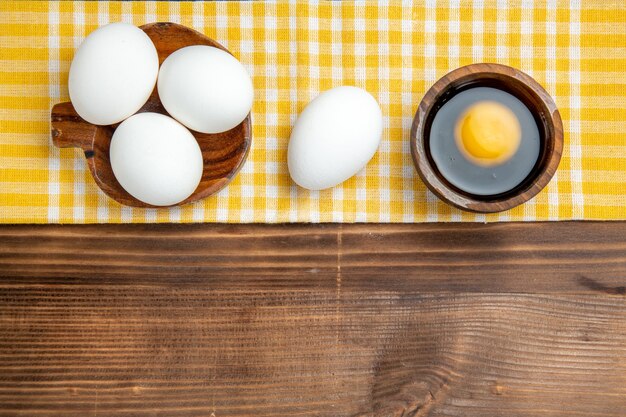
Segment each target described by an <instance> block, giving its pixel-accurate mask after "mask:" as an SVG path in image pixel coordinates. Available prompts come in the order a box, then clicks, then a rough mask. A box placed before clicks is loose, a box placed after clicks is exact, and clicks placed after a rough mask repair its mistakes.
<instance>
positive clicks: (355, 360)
mask: <svg viewBox="0 0 626 417" xmlns="http://www.w3.org/2000/svg"><path fill="white" fill-rule="evenodd" d="M625 236H626V223H625V222H613V223H596V222H585V223H567V222H563V223H529V224H520V223H508V224H489V225H482V224H446V225H442V224H431V225H425V224H421V225H274V226H268V225H206V224H205V225H133V226H129V225H119V226H115V225H107V226H103V225H93V226H3V227H0V242H2V245H0V277H1V278H0V416H18V415H24V416H87V415H89V416H91V415H96V416H98V415H100V416H207V417H208V416H215V417H218V416H252V415H254V416H464V417H471V416H507V417H516V416H623V415H624V410H626V238H625Z"/></svg>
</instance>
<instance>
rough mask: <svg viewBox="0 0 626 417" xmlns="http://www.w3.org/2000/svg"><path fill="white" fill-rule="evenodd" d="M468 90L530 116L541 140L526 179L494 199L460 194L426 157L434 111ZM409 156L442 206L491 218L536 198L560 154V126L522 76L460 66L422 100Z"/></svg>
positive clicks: (548, 103) (544, 98) (535, 86)
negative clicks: (515, 104) (503, 98)
mask: <svg viewBox="0 0 626 417" xmlns="http://www.w3.org/2000/svg"><path fill="white" fill-rule="evenodd" d="M474 87H493V88H498V89H501V90H504V91H506V92H508V93H510V94H512V95H513V96H515V97H517V98H518V99H520V101H522V102H523V103H524V104H525V105H526V107H528V109H529V110H530V111H531V113H532V114H533V116H534V118H535V122H536V123H537V127H538V129H539V132H540V136H541V152H540V154H539V160H538V161H537V164H536V165H535V167H534V168H533V170H532V171H531V173H530V174H528V177H527V178H526V179H525V180H524V181H523V182H522V183H521V184H519V185H518V186H517V187H515V188H514V189H512V190H511V191H509V192H506V193H503V194H499V195H495V196H476V195H473V194H469V193H466V192H464V191H462V190H460V189H458V188H457V187H455V186H454V185H452V184H451V183H450V182H449V181H448V180H446V179H445V178H444V177H443V175H441V173H440V172H439V170H438V169H437V166H436V164H435V163H434V161H433V160H432V157H431V156H430V149H429V145H428V142H429V139H428V138H429V136H430V125H431V124H432V121H433V119H434V117H435V114H436V113H437V111H438V110H439V109H440V108H441V107H442V106H443V105H444V104H445V103H446V102H447V101H448V100H450V99H451V98H452V97H454V95H456V94H457V93H459V92H461V91H463V90H467V89H469V88H474ZM410 141H411V155H412V157H413V162H414V164H415V167H416V168H417V172H418V174H419V175H420V177H421V178H422V181H424V183H425V184H426V186H427V187H428V188H429V189H430V190H431V191H432V192H433V193H435V195H437V196H438V197H439V198H441V199H442V200H443V201H445V202H447V203H448V204H451V205H452V206H454V207H457V208H460V209H462V210H467V211H473V212H479V213H493V212H499V211H505V210H509V209H511V208H513V207H516V206H518V205H520V204H522V203H525V202H526V201H528V200H530V199H531V198H533V197H534V196H536V195H537V194H538V193H539V192H540V191H541V190H542V189H543V188H544V187H545V186H546V185H548V183H549V182H550V180H551V179H552V177H553V176H554V174H555V172H556V170H557V168H558V166H559V162H560V161H561V154H562V153H563V123H562V121H561V114H560V113H559V110H558V109H557V107H556V104H555V103H554V100H553V99H552V97H550V94H549V93H548V92H547V91H546V90H545V89H544V88H543V87H542V86H541V85H540V84H539V83H538V82H537V81H535V80H534V79H533V78H532V77H530V76H529V75H527V74H525V73H524V72H522V71H520V70H518V69H515V68H512V67H509V66H506V65H500V64H491V63H479V64H471V65H466V66H464V67H461V68H457V69H455V70H454V71H451V72H449V73H448V74H446V75H444V76H443V77H442V78H441V79H439V80H438V81H437V82H436V83H435V84H434V85H433V86H432V87H431V88H430V89H429V90H428V91H427V92H426V94H425V95H424V98H423V99H422V101H421V102H420V105H419V107H418V109H417V112H416V113H415V118H414V119H413V125H412V127H411V137H410Z"/></svg>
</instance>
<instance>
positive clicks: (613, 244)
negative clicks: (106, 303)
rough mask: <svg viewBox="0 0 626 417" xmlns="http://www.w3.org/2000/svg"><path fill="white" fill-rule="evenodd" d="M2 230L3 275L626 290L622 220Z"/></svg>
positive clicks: (141, 281) (276, 285)
mask: <svg viewBox="0 0 626 417" xmlns="http://www.w3.org/2000/svg"><path fill="white" fill-rule="evenodd" d="M0 242H2V245H0V268H2V276H3V277H4V278H3V280H2V285H12V284H20V285H23V284H26V283H31V284H86V285H93V284H98V285H103V284H112V285H113V284H115V285H176V286H181V285H194V286H198V285H199V286H210V287H211V288H213V289H221V288H227V289H235V288H241V289H245V290H250V289H253V288H254V289H258V290H269V289H271V290H277V289H288V290H293V289H311V288H315V289H320V288H327V289H334V288H335V286H336V285H337V278H340V279H341V285H342V289H344V290H350V289H352V290H359V291H362V290H368V291H403V292H407V291H431V292H450V291H452V292H456V291H465V292H516V293H518V292H524V293H533V292H541V293H553V292H554V293H559V294H563V293H588V294H596V293H609V294H611V293H614V294H618V295H622V294H626V286H625V284H626V283H625V282H624V281H625V280H624V277H625V276H626V222H582V223H576V222H556V223H532V224H531V223H498V224H467V223H465V224H410V225H399V224H395V225H378V224H374V225H372V224H367V225H334V224H327V225H274V226H271V225H206V224H205V225H100V226H98V225H91V226H53V227H42V226H4V227H1V228H0ZM95 277H97V279H95ZM130 277H132V279H130Z"/></svg>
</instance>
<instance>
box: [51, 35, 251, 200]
mask: <svg viewBox="0 0 626 417" xmlns="http://www.w3.org/2000/svg"><path fill="white" fill-rule="evenodd" d="M140 29H141V30H143V31H144V32H145V33H146V34H147V35H148V36H149V37H150V39H152V42H153V43H154V45H155V46H156V49H157V52H158V54H159V65H160V64H162V63H163V61H164V60H165V58H167V57H168V56H169V55H170V54H171V53H172V52H174V51H176V50H178V49H180V48H183V47H185V46H190V45H208V46H213V47H216V48H220V49H222V50H224V51H226V52H228V50H226V48H224V47H223V46H222V45H220V44H219V43H217V42H215V41H214V40H212V39H210V38H208V37H206V36H205V35H203V34H201V33H199V32H196V31H195V30H193V29H190V28H187V27H185V26H181V25H178V24H176V23H151V24H147V25H144V26H141V27H140ZM141 112H155V113H161V114H165V115H168V116H169V114H168V113H167V111H165V108H164V107H163V105H162V104H161V100H160V99H159V94H158V92H157V89H156V86H155V88H154V91H152V94H151V95H150V98H149V99H148V101H147V102H146V104H144V106H143V107H142V108H141V109H140V110H139V111H138V113H141ZM51 120H52V141H53V143H54V144H55V145H56V146H58V147H60V148H67V147H77V148H82V150H83V151H84V152H85V158H87V164H88V165H89V170H90V171H91V175H93V178H94V180H95V181H96V184H98V186H99V187H100V188H101V189H102V191H104V193H105V194H106V195H108V196H109V197H111V198H112V199H114V200H116V201H118V202H119V203H122V204H125V205H127V206H134V207H155V206H152V205H150V204H147V203H144V202H142V201H139V200H137V199H136V198H135V197H133V196H131V195H130V194H128V192H126V190H124V189H123V188H122V186H121V185H120V184H119V182H117V179H115V175H113V170H112V169H111V163H110V161H109V145H110V143H111V138H112V136H113V132H114V131H115V129H116V128H117V126H118V125H119V123H118V124H114V125H110V126H96V125H93V124H91V123H89V122H86V121H85V120H83V119H82V118H81V117H80V116H79V115H78V113H76V111H75V110H74V107H73V106H72V103H69V102H68V103H60V104H57V105H55V106H54V107H53V108H52V114H51ZM191 133H192V134H193V135H194V137H195V138H196V140H197V141H198V144H199V145H200V149H201V150H202V158H203V160H204V169H203V172H202V179H201V180H200V184H199V185H198V188H196V190H195V191H194V192H193V194H191V195H190V196H189V197H188V198H187V199H186V200H184V201H181V202H180V203H178V204H175V205H177V206H178V205H183V204H187V203H191V202H192V201H197V200H200V199H202V198H205V197H208V196H210V195H212V194H215V193H216V192H217V191H219V190H221V189H222V188H224V186H226V184H228V183H229V182H230V180H232V179H233V177H234V176H235V175H236V174H237V172H238V171H239V169H240V168H241V166H242V165H243V163H244V162H245V160H246V157H247V156H248V151H249V150H250V115H248V117H247V118H246V119H245V120H244V121H243V122H241V124H240V125H239V126H237V127H235V128H233V129H231V130H229V131H226V132H222V133H216V134H206V133H199V132H195V131H191Z"/></svg>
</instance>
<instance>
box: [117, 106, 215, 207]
mask: <svg viewBox="0 0 626 417" xmlns="http://www.w3.org/2000/svg"><path fill="white" fill-rule="evenodd" d="M109 156H110V159H111V167H112V168H113V173H114V174H115V178H116V179H117V181H118V182H119V183H120V185H121V186H122V187H123V188H124V189H125V190H126V191H128V193H129V194H130V195H132V196H133V197H135V198H136V199H138V200H141V201H143V202H144V203H148V204H152V205H154V206H169V205H172V204H176V203H179V202H181V201H183V200H184V199H186V198H187V197H189V196H190V195H191V194H192V193H193V192H194V191H195V189H196V188H197V187H198V184H199V183H200V179H201V178H202V168H203V160H202V152H201V151H200V146H199V145H198V142H197V141H196V138H194V137H193V135H192V134H191V132H190V131H189V130H187V129H186V128H185V126H183V125H181V124H180V123H178V122H177V121H176V120H174V119H172V118H171V117H167V116H164V115H162V114H158V113H138V114H136V115H134V116H131V117H129V118H128V119H126V120H124V122H122V124H120V125H119V127H118V128H117V129H116V130H115V132H114V133H113V138H112V139H111V148H110V151H109Z"/></svg>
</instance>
